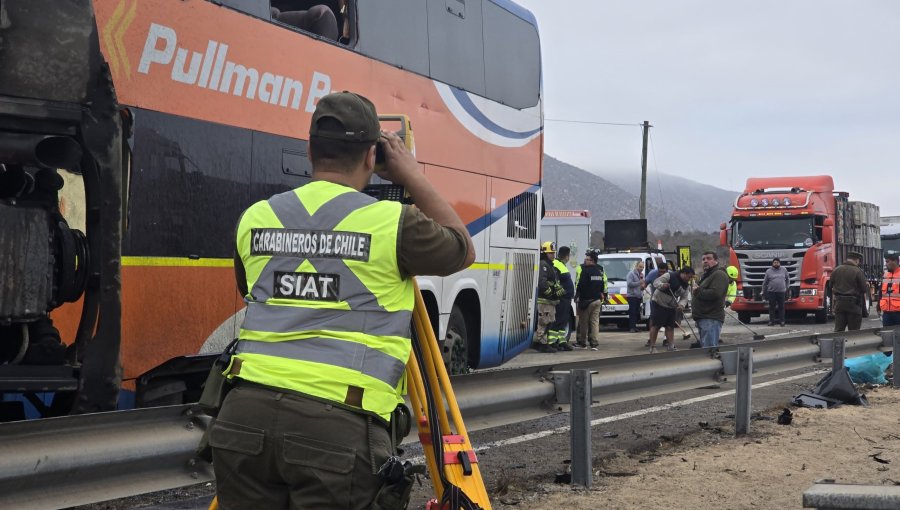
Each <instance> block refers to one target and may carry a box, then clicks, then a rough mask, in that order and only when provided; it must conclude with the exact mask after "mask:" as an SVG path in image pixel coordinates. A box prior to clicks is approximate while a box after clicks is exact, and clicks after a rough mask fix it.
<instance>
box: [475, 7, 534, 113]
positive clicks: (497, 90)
mask: <svg viewBox="0 0 900 510" xmlns="http://www.w3.org/2000/svg"><path fill="white" fill-rule="evenodd" d="M500 4H503V5H507V4H509V2H505V1H504V2H496V3H495V1H487V2H484V80H485V96H486V97H487V98H489V99H492V100H494V101H497V102H499V103H503V104H506V105H509V106H512V107H513V108H518V109H523V108H530V107H532V106H535V105H537V104H538V101H539V100H540V93H541V48H540V41H539V40H538V33H537V28H536V27H535V26H534V24H533V23H529V22H528V21H526V20H525V19H522V18H521V17H519V15H516V14H515V13H513V12H511V11H509V10H507V8H509V9H512V8H514V7H515V6H512V5H508V6H507V7H502V6H501V5H500ZM522 15H523V16H525V15H527V16H528V17H530V14H528V13H527V12H526V13H523V14H522ZM512 56H514V57H513V58H511V57H512Z"/></svg>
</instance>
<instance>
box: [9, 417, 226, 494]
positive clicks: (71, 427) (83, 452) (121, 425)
mask: <svg viewBox="0 0 900 510" xmlns="http://www.w3.org/2000/svg"><path fill="white" fill-rule="evenodd" d="M192 408H193V406H189V405H188V406H170V407H156V408H148V409H136V410H133V411H117V412H111V413H97V414H85V415H80V416H66V417H62V418H47V419H43V420H34V421H22V422H12V423H4V424H0V437H2V440H0V508H16V509H43V508H65V507H69V506H74V505H83V504H88V503H94V502H98V501H106V500H110V499H116V498H122V497H126V496H134V495H137V494H144V493H148V492H153V491H158V490H164V489H171V488H175V487H183V486H185V485H191V484H194V483H199V482H203V481H209V480H212V479H213V473H212V468H211V466H210V465H209V464H207V463H205V462H202V461H199V460H198V459H195V457H194V450H195V448H196V447H197V444H198V443H199V441H200V437H201V436H202V434H203V431H204V430H205V428H206V426H207V424H208V423H209V417H207V416H202V415H196V414H194V412H193V410H192Z"/></svg>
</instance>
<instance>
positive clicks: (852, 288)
mask: <svg viewBox="0 0 900 510" xmlns="http://www.w3.org/2000/svg"><path fill="white" fill-rule="evenodd" d="M861 260H862V255H861V254H859V253H856V252H855V251H851V252H850V253H848V254H847V260H845V261H844V263H843V264H841V265H839V266H838V267H836V268H834V271H832V273H831V294H832V297H833V301H832V303H833V305H832V308H833V310H834V330H835V331H844V329H848V330H850V331H854V330H857V329H859V328H860V326H861V325H862V313H863V307H864V306H865V302H866V293H868V292H869V283H868V282H867V281H866V274H865V273H863V270H862V269H860V268H859V262H860V261H861Z"/></svg>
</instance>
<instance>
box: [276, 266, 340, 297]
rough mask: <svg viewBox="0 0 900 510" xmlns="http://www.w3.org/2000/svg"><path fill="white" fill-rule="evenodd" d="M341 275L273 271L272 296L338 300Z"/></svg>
mask: <svg viewBox="0 0 900 510" xmlns="http://www.w3.org/2000/svg"><path fill="white" fill-rule="evenodd" d="M340 282H341V277H340V275H337V274H328V273H282V272H276V273H275V285H274V289H275V292H274V293H273V296H274V297H276V298H281V299H296V300H307V301H338V300H340V294H341V286H340Z"/></svg>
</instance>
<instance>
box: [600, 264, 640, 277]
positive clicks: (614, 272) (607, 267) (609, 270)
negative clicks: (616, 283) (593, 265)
mask: <svg viewBox="0 0 900 510" xmlns="http://www.w3.org/2000/svg"><path fill="white" fill-rule="evenodd" d="M639 260H641V259H600V260H598V261H597V263H598V264H600V265H601V266H603V273H604V274H605V275H606V279H607V280H610V281H612V280H621V281H623V282H624V281H625V277H626V276H628V272H629V271H631V270H632V269H634V264H635V263H637V262H638V261H639Z"/></svg>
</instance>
